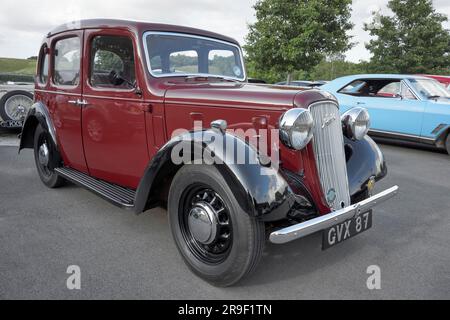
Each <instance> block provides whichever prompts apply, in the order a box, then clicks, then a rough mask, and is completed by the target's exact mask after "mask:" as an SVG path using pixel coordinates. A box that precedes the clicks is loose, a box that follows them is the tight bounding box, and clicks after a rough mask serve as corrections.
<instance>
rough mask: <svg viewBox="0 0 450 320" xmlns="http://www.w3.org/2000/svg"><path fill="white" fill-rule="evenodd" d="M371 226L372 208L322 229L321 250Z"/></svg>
mask: <svg viewBox="0 0 450 320" xmlns="http://www.w3.org/2000/svg"><path fill="white" fill-rule="evenodd" d="M371 227H372V210H371V211H368V212H365V213H362V214H360V215H358V216H357V217H355V218H352V219H349V220H346V221H344V222H341V223H339V224H337V225H334V226H332V227H330V228H328V229H326V230H324V231H323V240H322V250H326V249H328V248H330V247H333V246H335V245H337V244H338V243H341V242H342V241H345V240H347V239H350V238H351V237H354V236H356V235H357V234H360V233H361V232H364V231H366V230H368V229H370V228H371Z"/></svg>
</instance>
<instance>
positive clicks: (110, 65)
mask: <svg viewBox="0 0 450 320" xmlns="http://www.w3.org/2000/svg"><path fill="white" fill-rule="evenodd" d="M134 70H135V67H134V51H133V42H132V40H131V39H130V38H128V37H123V36H96V37H94V38H93V39H92V43H91V67H90V76H89V79H90V83H91V85H92V86H93V87H101V88H118V89H129V88H130V87H132V84H133V83H134V82H135V81H136V76H135V71H134ZM113 74H116V75H117V76H118V77H119V80H117V77H116V79H115V80H114V79H113V78H112V75H113Z"/></svg>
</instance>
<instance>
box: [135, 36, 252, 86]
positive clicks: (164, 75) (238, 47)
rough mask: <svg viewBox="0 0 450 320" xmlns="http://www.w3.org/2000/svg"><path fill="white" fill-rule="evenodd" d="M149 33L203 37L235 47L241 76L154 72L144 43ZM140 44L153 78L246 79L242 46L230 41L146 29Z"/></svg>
mask: <svg viewBox="0 0 450 320" xmlns="http://www.w3.org/2000/svg"><path fill="white" fill-rule="evenodd" d="M150 34H161V35H172V36H177V37H188V38H196V39H203V40H208V41H212V42H218V43H223V44H226V45H229V46H232V47H235V48H237V49H238V51H239V53H240V56H241V65H242V72H243V78H236V77H227V76H224V75H219V74H209V73H207V74H204V73H185V74H154V73H153V72H152V68H151V66H150V57H149V55H148V47H147V43H146V38H147V36H148V35H150ZM142 45H143V47H144V51H145V60H146V62H147V70H148V71H149V72H150V74H151V75H152V76H153V77H155V78H172V77H189V76H194V77H198V76H200V77H202V76H204V77H207V76H209V77H222V78H225V79H230V80H237V81H245V79H247V73H246V70H245V64H244V56H243V54H242V48H241V47H240V46H238V45H236V44H234V43H231V42H227V41H223V40H218V39H215V38H209V37H203V36H197V35H194V34H189V33H179V32H162V31H147V32H144V34H143V36H142Z"/></svg>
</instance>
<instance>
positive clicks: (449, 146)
mask: <svg viewBox="0 0 450 320" xmlns="http://www.w3.org/2000/svg"><path fill="white" fill-rule="evenodd" d="M445 147H446V148H447V153H448V154H449V155H450V133H449V134H448V135H447V140H446V141H445Z"/></svg>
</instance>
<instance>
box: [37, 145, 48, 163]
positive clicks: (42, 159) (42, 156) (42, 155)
mask: <svg viewBox="0 0 450 320" xmlns="http://www.w3.org/2000/svg"><path fill="white" fill-rule="evenodd" d="M39 163H40V164H41V165H43V166H47V165H48V147H47V143H43V144H42V145H41V146H40V147H39Z"/></svg>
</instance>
